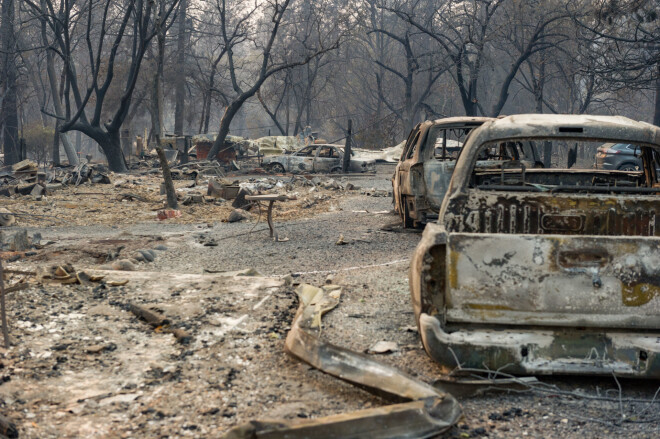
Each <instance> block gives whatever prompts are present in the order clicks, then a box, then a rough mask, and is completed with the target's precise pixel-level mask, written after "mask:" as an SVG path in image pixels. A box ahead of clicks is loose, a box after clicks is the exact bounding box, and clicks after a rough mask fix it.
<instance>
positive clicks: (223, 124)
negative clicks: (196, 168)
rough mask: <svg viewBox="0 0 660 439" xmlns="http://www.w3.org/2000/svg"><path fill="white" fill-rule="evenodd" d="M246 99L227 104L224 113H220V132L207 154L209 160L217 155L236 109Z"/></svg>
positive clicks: (239, 107)
mask: <svg viewBox="0 0 660 439" xmlns="http://www.w3.org/2000/svg"><path fill="white" fill-rule="evenodd" d="M246 100H247V98H245V99H237V100H235V101H234V102H232V103H231V104H229V106H228V107H227V109H226V110H225V113H224V114H223V115H222V120H221V121H220V132H219V133H218V137H216V139H215V142H213V146H212V147H211V150H210V151H209V155H208V157H209V160H212V159H213V157H215V156H216V155H218V153H219V152H220V151H221V149H222V148H223V146H224V144H225V139H226V138H227V135H228V134H229V126H230V125H231V121H232V120H234V116H236V114H237V113H238V110H240V109H241V106H242V105H243V103H244V102H245V101H246Z"/></svg>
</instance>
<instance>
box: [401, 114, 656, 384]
mask: <svg viewBox="0 0 660 439" xmlns="http://www.w3.org/2000/svg"><path fill="white" fill-rule="evenodd" d="M523 140H531V141H535V142H537V141H545V142H551V143H552V149H553V151H555V152H557V153H560V152H562V151H575V150H578V151H579V150H580V148H585V149H586V150H585V153H584V154H579V153H578V155H577V156H578V157H580V156H582V157H584V158H585V160H584V162H585V163H584V164H582V165H581V164H580V161H579V160H578V161H577V163H576V164H575V165H574V166H573V167H572V168H571V169H567V168H566V166H563V168H562V167H561V166H560V167H549V168H544V169H543V168H533V169H529V168H527V167H526V166H525V165H524V164H523V163H522V162H520V161H514V160H512V161H502V162H501V165H500V169H480V168H479V167H478V166H477V163H478V161H479V159H480V156H481V154H483V153H484V152H487V151H489V150H492V149H497V148H498V146H499V145H501V143H502V142H517V141H523ZM602 142H615V143H625V144H632V145H635V146H636V147H637V148H639V151H640V157H641V159H642V167H641V169H640V170H639V171H617V170H600V169H593V168H592V165H593V162H592V161H591V157H593V154H592V153H591V154H589V153H590V152H592V151H595V150H596V148H597V147H598V145H599V144H602ZM587 157H588V159H587ZM553 158H556V159H557V160H555V161H556V162H563V158H562V157H561V155H560V154H557V155H553ZM658 163H660V128H658V127H656V126H653V125H650V124H647V123H643V122H635V121H632V120H630V119H627V118H623V117H606V116H556V115H518V116H510V117H506V118H503V119H499V120H493V121H490V122H485V123H484V124H483V125H482V126H481V127H479V128H477V129H475V130H474V131H473V132H472V134H471V136H470V138H469V139H468V140H467V142H466V144H465V145H464V147H463V151H462V153H461V155H460V157H459V158H458V160H457V162H456V169H455V171H454V175H453V176H452V179H451V182H450V184H449V188H448V191H447V195H446V197H445V199H444V200H443V203H442V207H441V210H440V213H439V220H438V222H437V223H430V224H428V225H427V227H426V230H425V231H424V235H423V238H422V240H421V242H420V244H419V246H418V247H417V249H416V251H415V254H414V257H413V260H412V262H411V268H410V288H411V294H412V299H413V306H414V310H415V317H416V320H417V323H418V326H419V332H420V334H421V337H422V341H423V344H424V348H425V349H426V351H427V353H428V354H429V355H430V356H431V357H432V358H433V359H435V360H436V361H438V362H439V363H440V364H441V365H442V366H443V367H444V368H447V369H453V368H478V369H481V370H483V369H485V368H486V369H490V370H499V371H503V372H507V373H513V374H596V375H602V374H605V375H610V374H612V373H614V374H616V375H619V376H627V377H643V378H660V178H659V177H660V174H659V173H658V171H657V166H658ZM557 164H558V163H557Z"/></svg>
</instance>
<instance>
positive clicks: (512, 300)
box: [445, 233, 660, 346]
mask: <svg viewBox="0 0 660 439" xmlns="http://www.w3.org/2000/svg"><path fill="white" fill-rule="evenodd" d="M446 251H447V255H446V257H447V265H446V274H445V276H446V278H447V289H446V294H445V298H446V299H445V319H446V321H447V322H466V323H488V324H491V323H492V324H507V325H546V326H568V327H575V326H586V327H605V328H640V329H655V330H659V329H660V297H658V293H660V282H659V281H660V238H646V239H643V240H642V239H638V238H635V237H624V236H616V237H613V236H599V237H595V236H573V237H566V236H562V235H545V236H540V235H505V234H479V233H452V234H450V235H449V236H448V238H447V246H446ZM659 346H660V345H659Z"/></svg>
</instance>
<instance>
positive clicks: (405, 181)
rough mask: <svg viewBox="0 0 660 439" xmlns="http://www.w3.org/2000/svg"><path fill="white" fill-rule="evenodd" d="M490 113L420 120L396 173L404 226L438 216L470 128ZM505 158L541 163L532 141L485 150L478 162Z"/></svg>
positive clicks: (486, 163) (398, 205) (394, 192)
mask: <svg viewBox="0 0 660 439" xmlns="http://www.w3.org/2000/svg"><path fill="white" fill-rule="evenodd" d="M489 120H492V119H491V118H488V117H451V118H446V119H438V120H435V121H426V122H423V123H420V124H418V125H417V126H416V127H415V128H414V129H413V130H412V131H411V132H410V135H409V136H408V140H407V141H406V144H405V146H404V148H403V153H402V155H401V159H400V160H399V163H398V164H397V167H396V170H395V172H394V176H393V177H392V195H393V197H394V210H395V211H397V212H398V213H399V216H400V217H401V220H402V221H403V225H404V227H416V226H419V225H422V224H425V223H426V222H427V221H429V220H432V219H436V218H437V213H438V211H439V210H440V205H441V204H442V200H443V199H444V196H445V193H446V192H447V187H448V186H449V181H450V179H451V176H452V173H453V172H454V166H455V164H456V159H457V157H458V155H459V154H460V151H461V148H462V146H463V142H465V140H466V138H467V136H468V135H469V133H470V131H471V130H472V129H474V128H476V127H478V126H480V125H481V124H483V123H484V122H487V121H489ZM503 159H513V160H520V161H522V162H524V163H525V165H526V166H527V167H535V166H538V165H539V164H540V162H539V160H538V157H537V153H536V149H535V147H534V145H533V144H531V143H529V142H510V143H508V144H506V145H503V147H502V148H501V149H499V150H497V151H489V152H488V154H482V157H480V161H479V164H478V166H479V167H482V168H487V167H493V166H497V161H499V160H503Z"/></svg>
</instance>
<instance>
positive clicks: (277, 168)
mask: <svg viewBox="0 0 660 439" xmlns="http://www.w3.org/2000/svg"><path fill="white" fill-rule="evenodd" d="M268 169H269V170H270V172H274V173H275V174H281V173H283V172H284V166H282V164H281V163H273V164H272V165H270V167H269V168H268Z"/></svg>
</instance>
